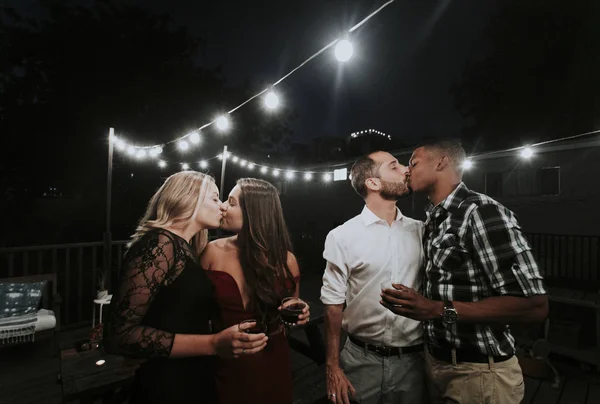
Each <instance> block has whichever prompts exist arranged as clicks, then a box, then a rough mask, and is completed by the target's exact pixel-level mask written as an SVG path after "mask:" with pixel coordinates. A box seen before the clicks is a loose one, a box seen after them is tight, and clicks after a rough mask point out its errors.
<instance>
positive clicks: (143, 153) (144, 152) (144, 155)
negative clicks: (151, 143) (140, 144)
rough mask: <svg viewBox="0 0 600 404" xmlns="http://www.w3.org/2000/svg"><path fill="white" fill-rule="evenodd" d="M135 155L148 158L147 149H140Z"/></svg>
mask: <svg viewBox="0 0 600 404" xmlns="http://www.w3.org/2000/svg"><path fill="white" fill-rule="evenodd" d="M135 157H137V158H138V159H143V158H146V150H143V149H141V150H138V152H137V154H136V155H135Z"/></svg>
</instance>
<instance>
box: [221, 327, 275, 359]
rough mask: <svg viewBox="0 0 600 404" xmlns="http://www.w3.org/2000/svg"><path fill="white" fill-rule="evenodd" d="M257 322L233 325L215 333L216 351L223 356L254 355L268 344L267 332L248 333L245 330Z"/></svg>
mask: <svg viewBox="0 0 600 404" xmlns="http://www.w3.org/2000/svg"><path fill="white" fill-rule="evenodd" d="M255 325H256V323H244V324H242V325H237V324H236V325H233V326H231V327H229V328H227V329H225V330H223V331H221V332H220V333H218V334H214V336H213V343H214V347H215V353H216V354H217V355H218V356H220V357H222V358H239V357H240V356H247V355H253V354H255V353H257V352H260V351H261V350H263V349H264V347H265V346H267V340H268V339H269V337H267V336H266V335H265V334H263V333H261V334H246V333H245V332H244V330H246V329H248V328H252V327H254V326H255Z"/></svg>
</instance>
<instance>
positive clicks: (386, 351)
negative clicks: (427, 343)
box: [348, 335, 423, 356]
mask: <svg viewBox="0 0 600 404" xmlns="http://www.w3.org/2000/svg"><path fill="white" fill-rule="evenodd" d="M348 339H349V340H350V342H352V343H354V344H355V345H358V346H359V347H361V348H366V349H368V350H369V351H371V352H375V353H377V354H379V355H381V356H399V355H402V354H409V353H414V352H423V344H419V345H413V346H408V347H404V348H401V347H395V346H385V345H373V344H367V343H366V342H364V341H361V340H359V339H358V338H356V337H353V336H352V335H348Z"/></svg>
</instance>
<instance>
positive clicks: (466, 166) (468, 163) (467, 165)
mask: <svg viewBox="0 0 600 404" xmlns="http://www.w3.org/2000/svg"><path fill="white" fill-rule="evenodd" d="M471 167H473V162H472V161H471V160H470V159H466V160H465V161H463V163H462V168H463V170H468V169H469V168H471Z"/></svg>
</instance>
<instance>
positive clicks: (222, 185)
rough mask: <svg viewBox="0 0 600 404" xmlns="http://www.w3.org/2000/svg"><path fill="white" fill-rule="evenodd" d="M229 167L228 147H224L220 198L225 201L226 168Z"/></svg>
mask: <svg viewBox="0 0 600 404" xmlns="http://www.w3.org/2000/svg"><path fill="white" fill-rule="evenodd" d="M226 167H227V145H225V146H223V162H222V163H221V187H220V188H219V194H220V196H219V198H220V199H221V200H223V197H224V196H225V168H226Z"/></svg>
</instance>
